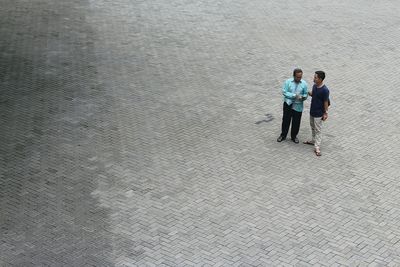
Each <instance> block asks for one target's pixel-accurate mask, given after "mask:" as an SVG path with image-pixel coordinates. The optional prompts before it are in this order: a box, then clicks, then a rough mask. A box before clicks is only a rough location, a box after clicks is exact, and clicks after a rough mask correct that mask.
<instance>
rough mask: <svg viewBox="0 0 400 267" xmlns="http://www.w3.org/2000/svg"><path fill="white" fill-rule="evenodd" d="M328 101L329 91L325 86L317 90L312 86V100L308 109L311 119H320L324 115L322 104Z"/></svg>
mask: <svg viewBox="0 0 400 267" xmlns="http://www.w3.org/2000/svg"><path fill="white" fill-rule="evenodd" d="M325 101H329V89H328V87H326V85H323V86H322V87H321V88H317V86H316V85H315V84H314V85H313V88H312V99H311V107H310V115H311V116H313V117H322V115H324V111H325V108H324V102H325Z"/></svg>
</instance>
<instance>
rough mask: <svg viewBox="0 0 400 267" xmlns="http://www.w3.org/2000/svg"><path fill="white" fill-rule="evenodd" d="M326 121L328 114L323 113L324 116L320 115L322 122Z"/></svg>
mask: <svg viewBox="0 0 400 267" xmlns="http://www.w3.org/2000/svg"><path fill="white" fill-rule="evenodd" d="M327 119H328V113H326V112H325V113H324V115H322V120H323V121H326V120H327Z"/></svg>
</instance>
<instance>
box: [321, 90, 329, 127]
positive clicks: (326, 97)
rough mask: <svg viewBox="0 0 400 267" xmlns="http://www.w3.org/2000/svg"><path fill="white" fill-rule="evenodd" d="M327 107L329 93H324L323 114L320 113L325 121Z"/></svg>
mask: <svg viewBox="0 0 400 267" xmlns="http://www.w3.org/2000/svg"><path fill="white" fill-rule="evenodd" d="M328 108H329V93H327V94H326V95H325V100H324V114H323V115H322V120H323V121H325V120H327V119H328Z"/></svg>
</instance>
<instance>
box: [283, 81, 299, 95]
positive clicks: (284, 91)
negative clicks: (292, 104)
mask: <svg viewBox="0 0 400 267" xmlns="http://www.w3.org/2000/svg"><path fill="white" fill-rule="evenodd" d="M289 84H290V82H288V81H286V82H285V84H284V85H283V89H282V94H283V95H284V96H285V97H287V98H291V99H293V98H296V94H294V93H292V92H290V91H289Z"/></svg>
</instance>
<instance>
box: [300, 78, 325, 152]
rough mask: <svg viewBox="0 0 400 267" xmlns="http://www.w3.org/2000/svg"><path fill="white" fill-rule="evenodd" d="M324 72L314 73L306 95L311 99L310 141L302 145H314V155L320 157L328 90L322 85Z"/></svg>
mask: <svg viewBox="0 0 400 267" xmlns="http://www.w3.org/2000/svg"><path fill="white" fill-rule="evenodd" d="M324 79H325V72H323V71H316V72H315V74H314V85H313V87H312V91H311V92H308V94H309V95H310V96H311V97H312V99H311V107H310V125H311V133H312V140H311V141H305V142H304V144H309V145H314V152H315V155H317V156H321V150H320V146H321V141H322V135H321V130H322V124H323V122H324V121H326V120H327V119H328V107H329V89H328V87H326V85H325V84H324Z"/></svg>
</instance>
